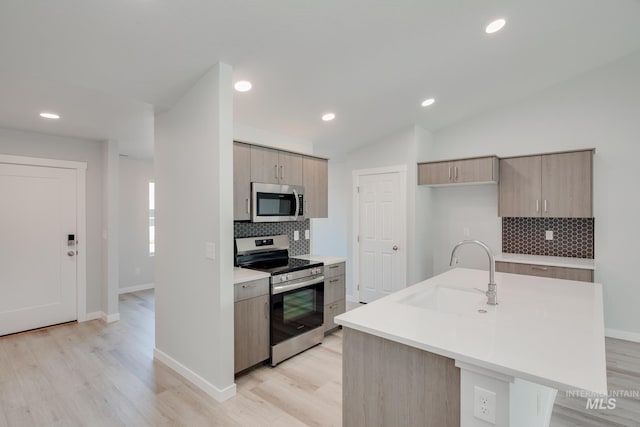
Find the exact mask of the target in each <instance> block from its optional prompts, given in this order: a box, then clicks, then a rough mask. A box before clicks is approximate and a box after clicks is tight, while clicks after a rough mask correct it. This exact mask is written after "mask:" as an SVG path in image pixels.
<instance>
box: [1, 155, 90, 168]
mask: <svg viewBox="0 0 640 427" xmlns="http://www.w3.org/2000/svg"><path fill="white" fill-rule="evenodd" d="M0 163H9V164H12V165H26V166H46V167H50V168H61V169H84V170H87V163H86V162H74V161H70V160H56V159H44V158H41V157H25V156H11V155H8V154H0Z"/></svg>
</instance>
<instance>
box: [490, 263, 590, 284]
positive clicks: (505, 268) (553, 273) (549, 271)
mask: <svg viewBox="0 0 640 427" xmlns="http://www.w3.org/2000/svg"><path fill="white" fill-rule="evenodd" d="M496 271H499V272H502V273H512V274H524V275H527V276H536V277H549V278H552V279H564V280H576V281H578V282H593V270H586V269H583V268H568V267H554V266H548V265H535V264H520V263H516V262H502V261H497V262H496Z"/></svg>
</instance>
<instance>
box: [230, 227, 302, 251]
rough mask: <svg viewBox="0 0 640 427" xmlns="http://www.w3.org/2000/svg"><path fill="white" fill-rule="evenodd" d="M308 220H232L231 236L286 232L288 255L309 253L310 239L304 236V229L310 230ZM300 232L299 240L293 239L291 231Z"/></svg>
mask: <svg viewBox="0 0 640 427" xmlns="http://www.w3.org/2000/svg"><path fill="white" fill-rule="evenodd" d="M309 225H310V221H309V220H308V219H306V220H304V221H296V222H239V221H238V222H234V223H233V237H234V238H238V237H259V236H276V235H279V234H286V235H287V236H289V246H290V247H289V255H290V256H296V255H306V254H308V253H309V248H310V244H309V242H310V240H306V239H305V238H304V231H305V230H310V228H309ZM296 230H298V231H299V232H300V240H298V241H295V240H293V232H294V231H296Z"/></svg>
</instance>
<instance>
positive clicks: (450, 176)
mask: <svg viewBox="0 0 640 427" xmlns="http://www.w3.org/2000/svg"><path fill="white" fill-rule="evenodd" d="M449 181H451V166H449Z"/></svg>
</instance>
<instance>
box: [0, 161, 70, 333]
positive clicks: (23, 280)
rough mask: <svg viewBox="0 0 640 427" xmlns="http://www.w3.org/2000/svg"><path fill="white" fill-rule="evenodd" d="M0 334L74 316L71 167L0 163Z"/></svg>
mask: <svg viewBox="0 0 640 427" xmlns="http://www.w3.org/2000/svg"><path fill="white" fill-rule="evenodd" d="M0 200H1V204H0V335H6V334H10V333H14V332H20V331H25V330H29V329H34V328H39V327H43V326H49V325H54V324H57V323H63V322H68V321H71V320H75V319H77V306H76V298H77V295H76V292H77V289H76V256H75V255H76V252H75V250H76V248H75V241H74V245H73V246H68V244H67V240H68V237H69V235H70V234H72V235H74V237H75V235H76V203H77V200H76V171H75V170H72V169H61V168H52V167H41V166H23V165H12V164H3V163H0Z"/></svg>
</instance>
